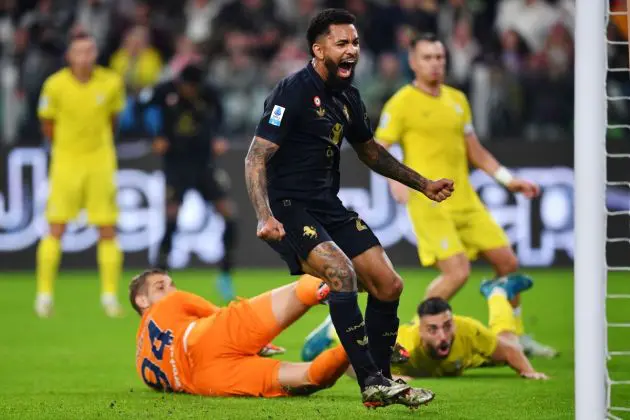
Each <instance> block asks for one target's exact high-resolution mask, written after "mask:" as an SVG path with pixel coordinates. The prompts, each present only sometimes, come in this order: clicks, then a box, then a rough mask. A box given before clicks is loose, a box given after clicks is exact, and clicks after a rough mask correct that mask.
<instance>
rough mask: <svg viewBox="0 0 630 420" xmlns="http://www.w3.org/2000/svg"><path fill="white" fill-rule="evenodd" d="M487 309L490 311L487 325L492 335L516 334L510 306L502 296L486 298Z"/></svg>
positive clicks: (498, 294) (493, 295) (495, 295)
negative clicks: (502, 333)
mask: <svg viewBox="0 0 630 420" xmlns="http://www.w3.org/2000/svg"><path fill="white" fill-rule="evenodd" d="M488 309H489V311H490V315H489V318H490V319H489V322H488V323H489V324H490V329H491V330H492V332H493V333H495V334H499V333H501V332H511V333H516V322H515V319H514V312H513V311H512V305H510V301H509V300H508V299H507V297H506V296H505V295H504V294H501V293H493V294H491V295H490V297H489V298H488Z"/></svg>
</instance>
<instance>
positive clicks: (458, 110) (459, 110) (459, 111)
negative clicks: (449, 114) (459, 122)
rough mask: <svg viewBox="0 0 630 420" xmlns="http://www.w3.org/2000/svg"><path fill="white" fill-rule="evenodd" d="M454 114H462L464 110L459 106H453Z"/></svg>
mask: <svg viewBox="0 0 630 420" xmlns="http://www.w3.org/2000/svg"><path fill="white" fill-rule="evenodd" d="M455 112H457V113H458V114H463V113H464V110H463V109H462V107H461V106H460V105H459V104H455Z"/></svg>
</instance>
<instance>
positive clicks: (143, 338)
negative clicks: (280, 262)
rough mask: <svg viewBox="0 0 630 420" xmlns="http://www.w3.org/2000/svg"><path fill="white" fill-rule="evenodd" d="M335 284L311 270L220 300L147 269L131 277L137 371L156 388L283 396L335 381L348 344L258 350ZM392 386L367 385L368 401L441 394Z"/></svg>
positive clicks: (414, 401) (422, 399)
mask: <svg viewBox="0 0 630 420" xmlns="http://www.w3.org/2000/svg"><path fill="white" fill-rule="evenodd" d="M329 291H330V289H329V288H328V286H327V285H326V284H325V283H324V282H323V281H321V280H320V279H318V278H315V277H312V276H306V275H305V276H302V277H301V278H300V280H298V281H297V282H295V283H291V284H289V285H286V286H283V287H279V288H277V289H273V290H271V291H268V292H266V293H263V294H261V295H259V296H256V297H254V298H251V299H243V300H239V301H237V302H233V303H230V305H229V306H227V307H225V308H220V307H218V306H215V305H213V304H212V303H211V302H209V301H207V300H205V299H203V298H202V297H200V296H197V295H194V294H192V293H187V292H183V291H179V290H177V289H176V288H175V283H174V282H173V280H172V279H171V278H170V277H169V276H168V274H167V273H166V272H165V271H162V270H159V269H153V270H147V271H145V272H144V273H142V274H139V275H138V276H136V277H135V278H134V279H133V280H132V281H131V284H130V285H129V299H130V301H131V306H132V307H133V308H134V309H135V310H136V312H138V314H139V315H140V316H141V317H142V319H141V320H140V326H139V328H138V333H137V337H136V342H137V346H136V369H137V371H138V374H139V375H140V378H141V379H142V380H143V381H144V383H145V384H146V385H148V386H149V387H151V388H153V389H156V390H159V391H167V392H185V393H189V394H197V395H212V396H251V397H282V396H291V395H306V394H310V393H313V392H315V391H318V390H320V389H325V388H328V387H330V386H332V385H333V384H334V383H335V382H336V381H337V379H338V378H339V377H340V376H342V375H343V374H344V373H345V372H346V370H347V369H348V366H349V362H348V358H347V356H346V353H345V351H344V350H343V348H342V347H341V346H336V347H334V348H332V349H329V350H325V349H323V350H322V351H321V352H320V354H318V355H317V357H316V358H314V360H313V361H312V362H311V363H290V362H284V361H280V360H272V359H267V358H263V357H260V355H259V354H260V351H261V349H263V348H264V347H265V346H267V344H268V343H269V342H270V341H271V340H272V339H273V338H275V337H276V336H277V335H278V334H280V333H281V332H282V331H283V330H284V329H286V328H287V327H288V326H289V325H291V324H292V323H293V322H295V321H296V320H297V319H299V318H300V317H301V316H302V315H304V314H305V313H306V311H308V309H309V308H310V307H311V306H314V305H317V304H319V303H320V302H322V301H323V300H324V299H326V297H327V296H328V293H329ZM392 386H393V387H395V389H396V391H397V392H396V393H395V394H393V395H392V396H391V398H388V399H385V400H383V399H382V398H381V397H379V395H381V393H379V392H375V391H378V390H379V389H378V385H370V386H366V388H365V390H364V404H365V403H366V402H367V403H368V404H367V405H369V406H370V407H376V406H386V405H391V404H402V405H406V406H409V407H411V408H417V407H419V406H420V405H422V404H426V403H428V402H430V401H431V400H432V399H433V397H434V395H433V393H432V392H430V391H427V390H423V389H421V388H412V387H410V386H409V385H407V384H406V383H404V382H402V381H399V382H396V383H393V385H392ZM372 388H374V389H372ZM403 396H404V398H403Z"/></svg>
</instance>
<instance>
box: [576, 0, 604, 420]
mask: <svg viewBox="0 0 630 420" xmlns="http://www.w3.org/2000/svg"><path fill="white" fill-rule="evenodd" d="M607 10H608V0H576V21H575V116H574V120H575V143H574V148H575V184H574V185H575V256H574V261H575V262H574V275H575V283H574V289H575V324H574V325H575V327H574V328H575V417H576V419H578V420H600V419H605V418H606V416H607V413H606V410H607V407H606V379H605V378H606V321H605V319H606V317H605V299H606V278H607V271H606V270H607V268H606V255H605V254H606V200H605V198H606V128H607V127H606V69H607V59H606V47H607V46H606V24H605V22H606V13H607Z"/></svg>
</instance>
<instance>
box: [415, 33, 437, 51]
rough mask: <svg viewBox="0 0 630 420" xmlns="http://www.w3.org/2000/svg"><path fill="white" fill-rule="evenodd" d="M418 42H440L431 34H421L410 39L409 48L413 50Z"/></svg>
mask: <svg viewBox="0 0 630 420" xmlns="http://www.w3.org/2000/svg"><path fill="white" fill-rule="evenodd" d="M419 42H440V38H438V36H437V35H436V34H434V33H433V32H422V33H419V34H416V35H414V36H413V37H412V38H411V42H410V43H409V48H414V47H415V46H416V45H418V43H419Z"/></svg>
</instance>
